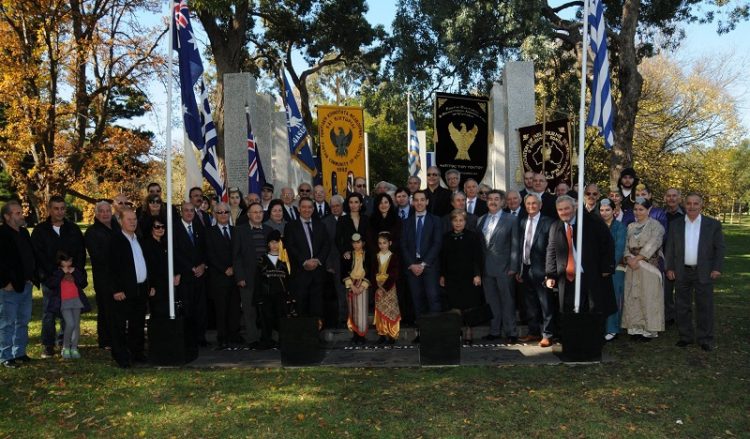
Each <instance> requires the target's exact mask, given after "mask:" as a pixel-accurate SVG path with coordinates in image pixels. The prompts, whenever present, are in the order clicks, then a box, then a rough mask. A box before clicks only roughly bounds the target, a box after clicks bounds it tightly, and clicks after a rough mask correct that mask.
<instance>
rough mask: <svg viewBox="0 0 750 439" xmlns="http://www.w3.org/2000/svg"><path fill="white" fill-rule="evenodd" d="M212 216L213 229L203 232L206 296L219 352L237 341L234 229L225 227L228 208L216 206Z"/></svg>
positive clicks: (238, 304)
mask: <svg viewBox="0 0 750 439" xmlns="http://www.w3.org/2000/svg"><path fill="white" fill-rule="evenodd" d="M258 206H260V205H258ZM261 210H262V208H261ZM214 214H215V215H216V225H214V226H212V227H210V228H209V229H208V230H206V261H207V262H208V292H209V294H211V296H212V297H213V299H214V311H215V312H216V341H217V342H218V343H219V347H220V348H225V347H227V346H228V345H229V342H230V341H231V340H234V339H237V337H238V335H239V327H240V293H239V291H238V289H237V284H236V283H235V281H234V262H233V260H232V238H233V236H234V232H235V228H234V227H233V226H232V225H231V224H229V205H227V204H226V203H218V204H217V205H216V207H215V211H214Z"/></svg>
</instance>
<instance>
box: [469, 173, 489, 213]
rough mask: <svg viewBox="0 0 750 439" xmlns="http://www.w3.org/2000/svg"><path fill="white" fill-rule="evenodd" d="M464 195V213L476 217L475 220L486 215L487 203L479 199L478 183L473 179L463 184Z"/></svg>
mask: <svg viewBox="0 0 750 439" xmlns="http://www.w3.org/2000/svg"><path fill="white" fill-rule="evenodd" d="M464 193H465V194H466V212H467V213H469V214H471V215H476V217H477V218H479V217H480V216H482V215H484V214H485V213H487V202H486V201H484V200H482V199H481V198H479V183H477V181H476V180H474V179H473V178H468V179H466V182H464Z"/></svg>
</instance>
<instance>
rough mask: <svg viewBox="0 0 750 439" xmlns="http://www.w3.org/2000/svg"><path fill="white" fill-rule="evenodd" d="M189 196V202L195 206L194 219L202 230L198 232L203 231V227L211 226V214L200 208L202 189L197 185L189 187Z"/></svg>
mask: <svg viewBox="0 0 750 439" xmlns="http://www.w3.org/2000/svg"><path fill="white" fill-rule="evenodd" d="M189 196H190V203H191V204H192V205H193V207H194V208H195V219H196V225H197V226H200V227H201V228H202V229H203V230H201V231H200V232H201V233H203V232H205V229H207V228H209V227H211V215H209V214H208V212H206V211H203V210H201V205H202V204H203V200H204V198H203V189H201V188H199V187H194V188H191V189H190V192H189Z"/></svg>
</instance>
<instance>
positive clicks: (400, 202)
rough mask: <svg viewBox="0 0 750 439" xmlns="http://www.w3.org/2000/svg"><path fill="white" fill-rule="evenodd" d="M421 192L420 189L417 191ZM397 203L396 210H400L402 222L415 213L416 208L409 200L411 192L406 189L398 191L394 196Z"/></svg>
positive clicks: (399, 215) (399, 214)
mask: <svg viewBox="0 0 750 439" xmlns="http://www.w3.org/2000/svg"><path fill="white" fill-rule="evenodd" d="M417 190H419V189H417ZM393 197H394V199H393V201H395V203H396V209H397V210H398V217H399V219H401V220H402V221H403V220H405V219H407V218H409V217H411V216H412V214H413V213H414V208H413V207H411V200H410V199H409V191H408V190H406V189H405V188H402V187H401V188H398V189H396V193H395V194H394V195H393Z"/></svg>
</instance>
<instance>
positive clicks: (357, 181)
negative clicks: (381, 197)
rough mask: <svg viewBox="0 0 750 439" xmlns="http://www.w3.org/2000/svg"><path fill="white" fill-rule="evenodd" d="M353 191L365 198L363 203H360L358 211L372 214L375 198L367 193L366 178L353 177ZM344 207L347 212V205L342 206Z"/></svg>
mask: <svg viewBox="0 0 750 439" xmlns="http://www.w3.org/2000/svg"><path fill="white" fill-rule="evenodd" d="M354 192H359V193H360V194H361V195H362V198H363V199H364V200H365V201H364V203H362V207H361V209H362V210H361V211H360V213H362V214H365V215H372V214H373V212H375V206H374V205H373V202H374V200H375V199H374V198H373V197H371V196H369V195H367V179H366V178H365V177H355V178H354ZM344 209H345V210H346V211H347V212H348V209H349V206H344Z"/></svg>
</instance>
